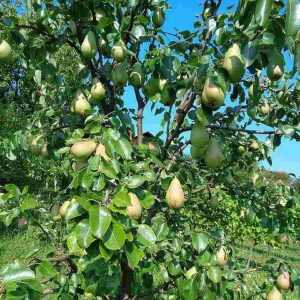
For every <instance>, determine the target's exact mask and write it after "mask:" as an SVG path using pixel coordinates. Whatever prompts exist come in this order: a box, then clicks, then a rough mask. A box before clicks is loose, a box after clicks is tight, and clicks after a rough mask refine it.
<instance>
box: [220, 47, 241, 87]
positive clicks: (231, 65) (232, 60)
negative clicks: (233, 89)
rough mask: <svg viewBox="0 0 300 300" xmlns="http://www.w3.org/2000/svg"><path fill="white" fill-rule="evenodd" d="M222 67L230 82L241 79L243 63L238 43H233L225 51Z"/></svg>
mask: <svg viewBox="0 0 300 300" xmlns="http://www.w3.org/2000/svg"><path fill="white" fill-rule="evenodd" d="M223 68H224V69H225V70H226V71H227V72H228V75H229V77H230V80H231V81H232V82H238V81H240V80H241V78H242V77H243V75H244V73H245V64H244V61H243V58H242V55H241V49H240V46H239V45H238V44H233V45H232V46H231V47H230V48H229V49H228V50H227V52H226V54H225V58H224V63H223Z"/></svg>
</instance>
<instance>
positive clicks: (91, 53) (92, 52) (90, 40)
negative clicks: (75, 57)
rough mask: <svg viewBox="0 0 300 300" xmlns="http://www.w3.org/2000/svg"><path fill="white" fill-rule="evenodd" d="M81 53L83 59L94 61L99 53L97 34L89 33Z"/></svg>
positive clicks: (82, 45)
mask: <svg viewBox="0 0 300 300" xmlns="http://www.w3.org/2000/svg"><path fill="white" fill-rule="evenodd" d="M81 52H82V55H83V57H85V58H87V59H92V58H94V57H95V56H96V53H97V42H96V37H95V34H94V33H93V32H92V31H89V32H88V33H87V35H86V36H85V38H84V40H83V42H82V44H81Z"/></svg>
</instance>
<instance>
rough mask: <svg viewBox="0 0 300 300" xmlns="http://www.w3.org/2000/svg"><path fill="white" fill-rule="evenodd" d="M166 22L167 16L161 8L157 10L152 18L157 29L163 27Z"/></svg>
mask: <svg viewBox="0 0 300 300" xmlns="http://www.w3.org/2000/svg"><path fill="white" fill-rule="evenodd" d="M164 21H165V14H164V12H163V11H162V9H161V8H157V9H156V10H155V11H154V13H153V16H152V23H153V24H154V26H155V27H161V26H162V25H163V24H164Z"/></svg>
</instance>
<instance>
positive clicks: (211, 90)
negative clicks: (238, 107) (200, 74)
mask: <svg viewBox="0 0 300 300" xmlns="http://www.w3.org/2000/svg"><path fill="white" fill-rule="evenodd" d="M224 99H225V95H224V92H223V90H222V88H221V87H220V86H218V85H216V84H215V83H214V81H213V80H212V79H211V78H207V79H206V81H205V84H204V88H203V91H202V99H201V101H202V103H203V104H204V105H205V106H207V107H209V108H211V109H213V110H215V109H218V108H219V107H220V106H221V105H223V104H224Z"/></svg>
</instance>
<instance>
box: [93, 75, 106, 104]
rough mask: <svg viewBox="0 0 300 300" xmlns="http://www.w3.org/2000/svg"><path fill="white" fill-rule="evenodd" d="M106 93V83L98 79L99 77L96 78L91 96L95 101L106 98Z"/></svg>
mask: <svg viewBox="0 0 300 300" xmlns="http://www.w3.org/2000/svg"><path fill="white" fill-rule="evenodd" d="M105 94H106V91H105V87H104V85H103V84H102V83H101V82H100V81H99V80H98V78H95V79H94V80H93V85H92V88H91V97H92V99H93V100H95V101H101V100H103V99H104V97H105Z"/></svg>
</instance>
